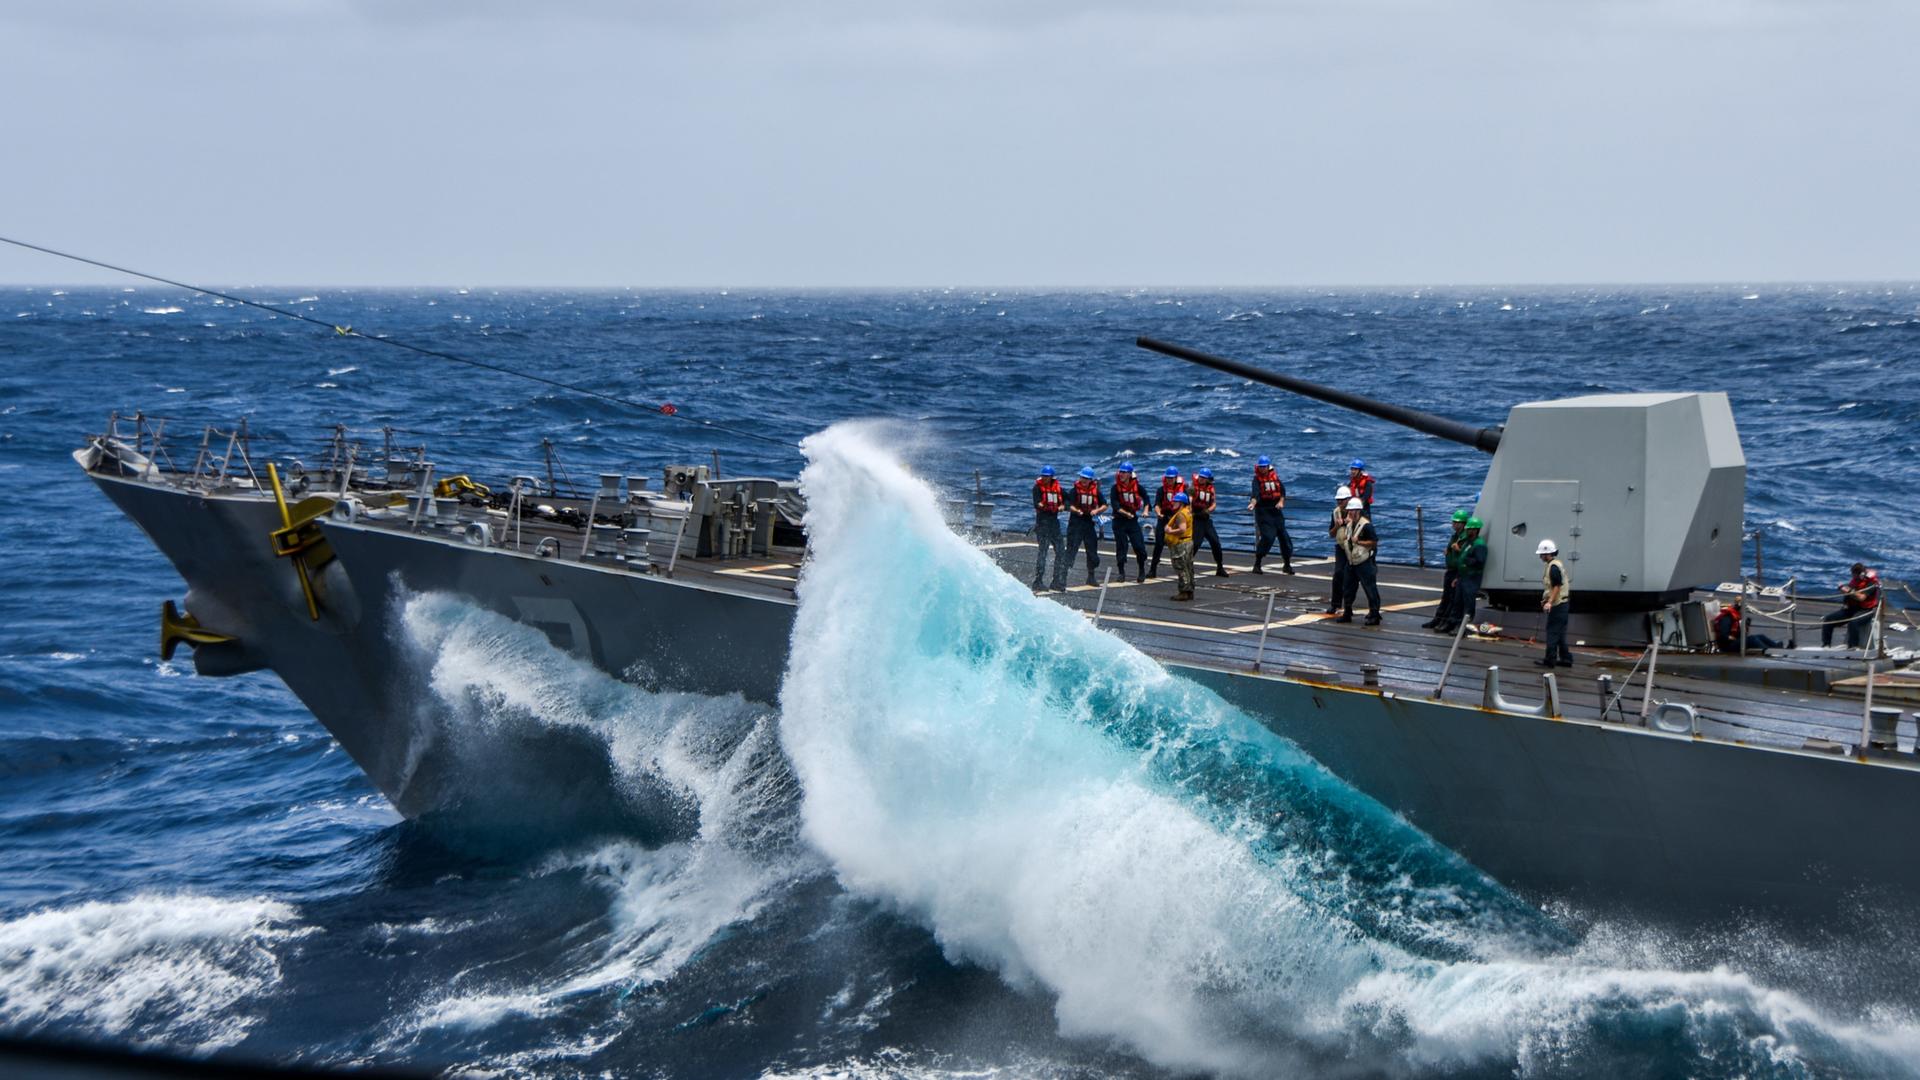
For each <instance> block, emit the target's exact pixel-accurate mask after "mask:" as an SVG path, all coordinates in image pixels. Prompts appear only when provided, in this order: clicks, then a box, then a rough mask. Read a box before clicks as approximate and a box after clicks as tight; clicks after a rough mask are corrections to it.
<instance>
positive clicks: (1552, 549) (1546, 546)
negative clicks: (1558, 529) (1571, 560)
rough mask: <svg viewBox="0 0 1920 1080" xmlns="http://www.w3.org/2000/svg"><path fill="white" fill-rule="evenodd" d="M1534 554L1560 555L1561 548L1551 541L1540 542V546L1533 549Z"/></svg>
mask: <svg viewBox="0 0 1920 1080" xmlns="http://www.w3.org/2000/svg"><path fill="white" fill-rule="evenodd" d="M1533 553H1534V554H1535V555H1558V554H1559V553H1560V548H1559V546H1558V545H1556V544H1554V542H1553V541H1551V540H1542V541H1540V546H1539V547H1537V548H1534V549H1533Z"/></svg>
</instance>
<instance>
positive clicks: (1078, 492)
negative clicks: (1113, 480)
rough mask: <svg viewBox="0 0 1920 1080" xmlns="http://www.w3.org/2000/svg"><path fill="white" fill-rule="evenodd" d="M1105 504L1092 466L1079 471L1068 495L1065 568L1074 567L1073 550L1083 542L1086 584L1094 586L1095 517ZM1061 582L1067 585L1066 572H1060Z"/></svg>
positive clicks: (1096, 553)
mask: <svg viewBox="0 0 1920 1080" xmlns="http://www.w3.org/2000/svg"><path fill="white" fill-rule="evenodd" d="M1106 508H1107V504H1106V502H1105V501H1103V500H1102V499H1101V498H1100V481H1099V480H1098V479H1097V478H1096V477H1095V475H1094V472H1093V466H1091V465H1088V466H1086V467H1085V468H1083V469H1081V470H1080V479H1078V480H1075V481H1074V482H1073V491H1072V492H1070V493H1068V495H1067V560H1066V561H1067V568H1068V569H1072V568H1073V555H1074V552H1076V551H1078V550H1080V546H1081V545H1082V544H1085V545H1086V548H1087V584H1089V585H1097V584H1099V583H1098V582H1096V581H1094V580H1093V572H1094V571H1095V570H1098V569H1100V528H1099V526H1098V525H1096V524H1095V523H1094V518H1096V517H1098V516H1099V515H1100V511H1102V510H1105V509H1106ZM1059 580H1060V584H1061V585H1065V584H1066V574H1065V572H1064V571H1062V572H1061V574H1060V577H1059Z"/></svg>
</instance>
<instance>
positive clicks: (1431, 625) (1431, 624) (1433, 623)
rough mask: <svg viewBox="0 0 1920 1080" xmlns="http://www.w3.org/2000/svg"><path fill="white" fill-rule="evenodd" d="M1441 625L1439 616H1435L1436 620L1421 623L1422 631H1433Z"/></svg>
mask: <svg viewBox="0 0 1920 1080" xmlns="http://www.w3.org/2000/svg"><path fill="white" fill-rule="evenodd" d="M1439 625H1440V619H1439V617H1438V616H1435V617H1434V618H1431V619H1428V620H1427V621H1426V622H1423V623H1421V624H1420V629H1422V630H1431V629H1433V628H1434V627H1436V626H1439Z"/></svg>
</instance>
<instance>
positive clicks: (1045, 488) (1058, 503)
mask: <svg viewBox="0 0 1920 1080" xmlns="http://www.w3.org/2000/svg"><path fill="white" fill-rule="evenodd" d="M1033 490H1034V491H1035V493H1036V494H1037V497H1036V498H1035V499H1034V500H1033V508H1034V509H1035V510H1038V511H1040V512H1041V513H1043V514H1057V513H1059V512H1060V511H1061V510H1063V509H1065V508H1066V505H1067V496H1066V493H1065V492H1063V491H1061V490H1060V481H1059V480H1057V479H1055V478H1053V477H1051V476H1045V477H1041V478H1040V479H1039V480H1038V481H1036V482H1035V483H1034V485H1033Z"/></svg>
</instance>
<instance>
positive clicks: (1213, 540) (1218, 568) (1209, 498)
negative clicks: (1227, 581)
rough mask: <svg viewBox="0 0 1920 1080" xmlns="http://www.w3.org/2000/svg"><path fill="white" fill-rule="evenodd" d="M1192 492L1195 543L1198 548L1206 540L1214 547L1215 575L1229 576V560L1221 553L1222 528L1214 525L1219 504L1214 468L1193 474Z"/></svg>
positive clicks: (1191, 505)
mask: <svg viewBox="0 0 1920 1080" xmlns="http://www.w3.org/2000/svg"><path fill="white" fill-rule="evenodd" d="M1190 494H1191V495H1192V496H1193V502H1192V503H1191V504H1190V509H1192V510H1193V543H1194V546H1195V547H1196V548H1197V547H1198V546H1199V544H1200V541H1202V540H1205V541H1206V542H1207V546H1208V547H1211V548H1212V549H1213V573H1214V576H1215V577H1226V576H1227V561H1226V559H1225V558H1223V557H1222V556H1221V553H1220V530H1218V529H1216V528H1214V527H1213V508H1214V507H1215V506H1216V505H1217V504H1218V498H1217V496H1218V493H1217V492H1215V491H1214V490H1213V470H1212V469H1201V470H1200V471H1199V472H1197V473H1194V474H1193V486H1192V490H1191V492H1190Z"/></svg>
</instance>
